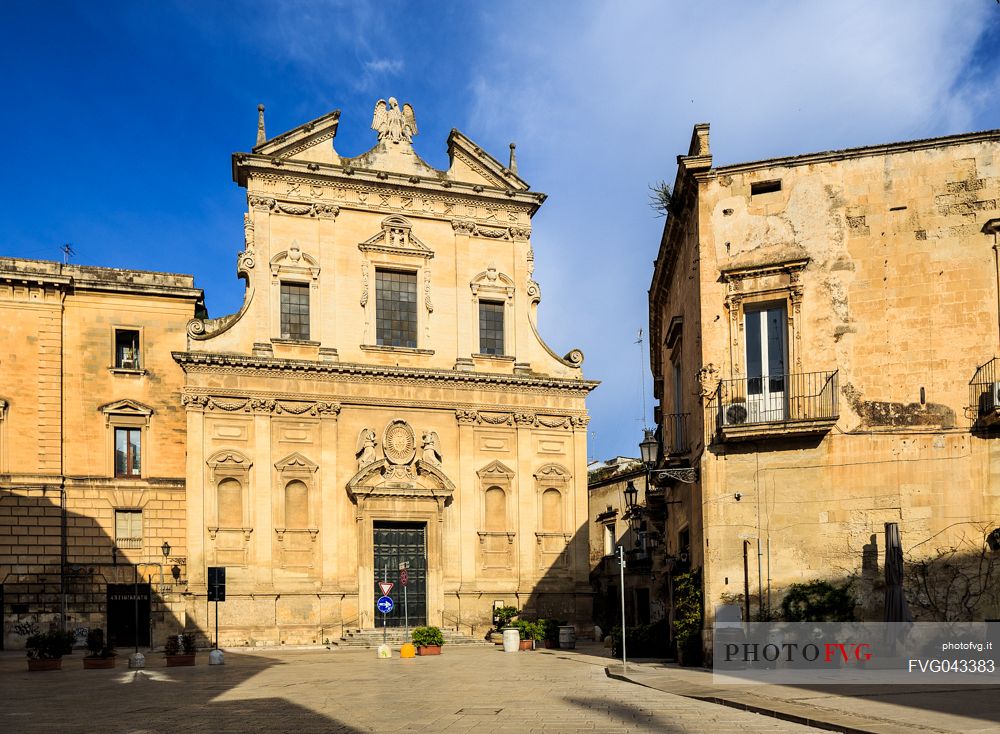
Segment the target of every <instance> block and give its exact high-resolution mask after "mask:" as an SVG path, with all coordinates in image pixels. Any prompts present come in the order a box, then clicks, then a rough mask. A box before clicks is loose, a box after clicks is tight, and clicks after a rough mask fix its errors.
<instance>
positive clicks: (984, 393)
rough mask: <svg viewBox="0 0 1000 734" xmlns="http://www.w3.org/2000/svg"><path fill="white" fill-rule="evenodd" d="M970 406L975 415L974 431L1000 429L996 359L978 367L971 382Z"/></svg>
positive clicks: (999, 393)
mask: <svg viewBox="0 0 1000 734" xmlns="http://www.w3.org/2000/svg"><path fill="white" fill-rule="evenodd" d="M969 405H970V406H972V412H973V415H974V423H973V425H972V427H973V429H974V430H975V429H978V430H981V431H986V430H996V429H997V428H998V427H1000V381H998V380H997V358H996V357H994V358H993V359H991V360H990V361H989V362H987V363H986V364H984V365H982V366H980V367H978V368H977V369H976V374H974V375H973V376H972V379H971V380H970V381H969Z"/></svg>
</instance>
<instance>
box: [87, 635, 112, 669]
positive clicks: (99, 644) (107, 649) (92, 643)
mask: <svg viewBox="0 0 1000 734" xmlns="http://www.w3.org/2000/svg"><path fill="white" fill-rule="evenodd" d="M87 652H88V655H87V657H85V658H84V659H83V669H84V670H96V669H99V668H113V667H115V655H117V653H116V652H115V649H114V648H113V647H111V645H106V644H105V643H104V630H102V629H100V628H99V627H98V628H96V629H92V630H90V632H88V633H87Z"/></svg>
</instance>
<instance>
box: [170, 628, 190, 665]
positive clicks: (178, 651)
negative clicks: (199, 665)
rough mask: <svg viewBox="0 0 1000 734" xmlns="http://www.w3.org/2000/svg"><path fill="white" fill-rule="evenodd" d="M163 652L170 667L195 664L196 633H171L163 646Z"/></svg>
mask: <svg viewBox="0 0 1000 734" xmlns="http://www.w3.org/2000/svg"><path fill="white" fill-rule="evenodd" d="M163 654H164V655H165V656H166V658H167V667H168V668H176V667H178V666H181V665H194V654H195V646H194V635H170V636H169V637H168V638H167V642H166V644H165V645H164V646H163Z"/></svg>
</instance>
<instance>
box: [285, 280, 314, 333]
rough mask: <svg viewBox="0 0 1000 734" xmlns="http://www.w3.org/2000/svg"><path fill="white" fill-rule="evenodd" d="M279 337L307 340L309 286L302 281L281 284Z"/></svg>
mask: <svg viewBox="0 0 1000 734" xmlns="http://www.w3.org/2000/svg"><path fill="white" fill-rule="evenodd" d="M281 338H282V339H297V340H300V341H308V339H309V286H308V285H307V284H304V283H282V284H281Z"/></svg>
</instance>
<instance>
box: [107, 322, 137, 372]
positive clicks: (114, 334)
mask: <svg viewBox="0 0 1000 734" xmlns="http://www.w3.org/2000/svg"><path fill="white" fill-rule="evenodd" d="M110 331H111V362H110V367H108V370H109V371H110V372H112V373H114V374H118V375H144V374H146V339H145V336H146V335H145V329H144V328H143V327H142V326H133V325H130V324H112V325H111V327H110ZM119 331H136V332H138V333H139V350H138V352H139V353H138V354H137V355H136V360H137V363H138V364H137V365H136V366H135V367H119V366H118V349H117V342H118V332H119Z"/></svg>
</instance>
